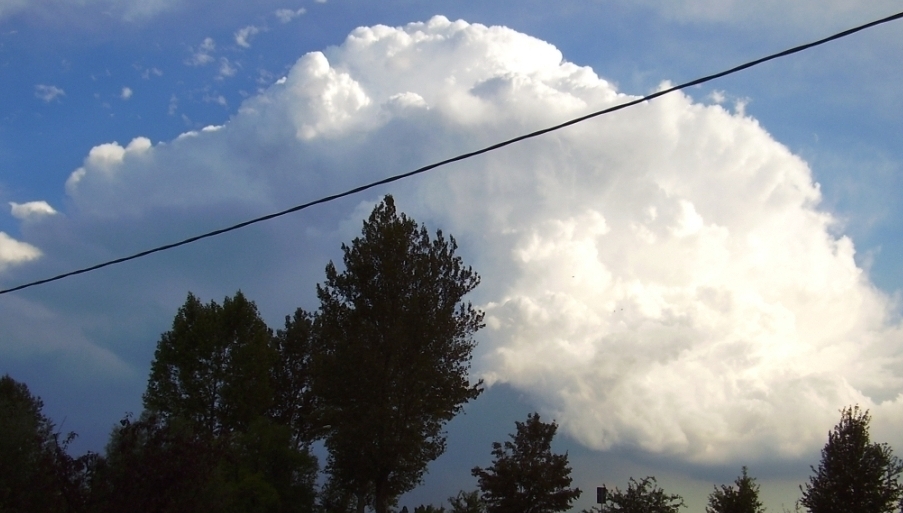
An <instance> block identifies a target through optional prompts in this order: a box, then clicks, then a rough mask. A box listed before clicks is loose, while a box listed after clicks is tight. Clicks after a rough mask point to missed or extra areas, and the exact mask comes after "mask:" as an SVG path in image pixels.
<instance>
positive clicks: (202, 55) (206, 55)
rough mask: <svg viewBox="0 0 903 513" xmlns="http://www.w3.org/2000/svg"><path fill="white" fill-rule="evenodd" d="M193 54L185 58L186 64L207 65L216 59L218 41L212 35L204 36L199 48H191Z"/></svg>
mask: <svg viewBox="0 0 903 513" xmlns="http://www.w3.org/2000/svg"><path fill="white" fill-rule="evenodd" d="M190 51H191V56H190V57H189V58H188V59H186V60H185V64H187V65H189V66H206V65H207V64H210V63H211V62H213V61H214V60H215V59H214V57H213V52H215V51H216V42H215V41H214V40H213V38H211V37H206V38H204V40H203V41H201V44H200V45H199V46H198V47H197V49H194V48H191V49H190Z"/></svg>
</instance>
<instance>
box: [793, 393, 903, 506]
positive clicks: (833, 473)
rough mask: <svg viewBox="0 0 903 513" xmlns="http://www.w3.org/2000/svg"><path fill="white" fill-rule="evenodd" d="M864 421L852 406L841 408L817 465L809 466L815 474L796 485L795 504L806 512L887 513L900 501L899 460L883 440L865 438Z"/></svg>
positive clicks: (866, 420)
mask: <svg viewBox="0 0 903 513" xmlns="http://www.w3.org/2000/svg"><path fill="white" fill-rule="evenodd" d="M870 421H871V416H869V413H868V411H862V410H860V409H859V407H858V406H854V407H852V408H844V409H843V410H842V411H841V415H840V422H839V423H838V424H837V425H836V426H834V430H833V431H831V432H830V433H828V443H827V444H826V445H825V447H824V449H822V451H821V462H820V463H819V465H818V468H817V469H816V468H815V467H813V468H812V471H813V472H815V475H814V476H812V477H810V478H809V482H808V483H806V485H805V487H803V486H800V490H801V491H802V492H803V497H802V499H800V504H802V505H803V507H805V508H806V509H807V510H809V511H810V512H811V513H846V512H850V511H856V512H857V513H891V512H894V511H899V510H900V509H901V507H903V503H901V499H903V486H901V484H900V474H901V472H903V463H901V462H900V460H899V459H898V458H897V457H896V456H894V454H893V451H892V450H891V448H890V446H889V445H887V444H883V443H881V444H879V443H873V442H872V441H871V439H870V437H869V422H870Z"/></svg>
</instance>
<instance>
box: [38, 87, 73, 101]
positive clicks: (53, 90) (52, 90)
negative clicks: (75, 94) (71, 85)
mask: <svg viewBox="0 0 903 513" xmlns="http://www.w3.org/2000/svg"><path fill="white" fill-rule="evenodd" d="M34 95H35V97H36V98H38V99H41V100H44V101H45V102H47V103H50V102H52V101H53V100H57V99H58V98H59V97H61V96H66V92H65V91H63V90H62V89H60V88H59V87H57V86H53V85H45V84H38V85H36V86H34Z"/></svg>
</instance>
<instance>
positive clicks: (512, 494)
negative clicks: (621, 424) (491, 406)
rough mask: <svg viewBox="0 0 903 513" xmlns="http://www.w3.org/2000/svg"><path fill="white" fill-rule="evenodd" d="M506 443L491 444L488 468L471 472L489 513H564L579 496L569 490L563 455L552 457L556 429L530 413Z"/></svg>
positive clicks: (569, 481) (553, 425) (554, 425)
mask: <svg viewBox="0 0 903 513" xmlns="http://www.w3.org/2000/svg"><path fill="white" fill-rule="evenodd" d="M516 425H517V433H515V434H514V435H510V436H511V439H512V440H511V441H510V442H505V443H504V444H501V443H499V442H494V443H493V444H492V456H493V458H494V460H493V462H492V465H491V466H490V467H489V468H487V469H485V470H484V469H481V468H480V467H476V468H474V469H473V470H472V471H471V472H472V474H473V475H474V477H477V478H478V479H479V487H480V490H481V492H482V500H483V502H484V503H485V505H486V511H488V512H489V513H552V512H555V511H565V510H567V509H569V508H570V507H571V503H572V502H573V501H574V500H576V499H577V498H578V497H579V496H580V493H581V491H580V489H579V488H575V489H572V488H570V485H571V468H570V467H569V466H568V457H567V454H553V453H552V439H553V438H554V437H555V432H556V431H557V429H558V425H557V424H556V423H554V422H552V423H549V424H547V423H545V422H542V421H541V420H540V418H539V414H536V413H533V414H531V415H529V416H528V417H527V421H526V422H517V423H516Z"/></svg>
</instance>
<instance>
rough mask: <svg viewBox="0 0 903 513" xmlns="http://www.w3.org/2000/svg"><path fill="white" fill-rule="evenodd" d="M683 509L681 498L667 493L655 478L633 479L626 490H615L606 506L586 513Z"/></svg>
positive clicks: (651, 512)
mask: <svg viewBox="0 0 903 513" xmlns="http://www.w3.org/2000/svg"><path fill="white" fill-rule="evenodd" d="M682 507H684V501H683V499H682V498H681V496H680V495H676V494H675V495H672V494H667V493H665V491H664V490H662V489H661V488H660V487H659V486H658V482H656V480H655V478H654V477H644V478H643V479H641V480H640V481H637V480H636V479H634V478H632V477H631V478H630V481H629V482H628V483H627V489H626V490H621V489H618V488H615V490H614V492H609V494H608V498H607V500H606V502H605V503H604V504H601V505H600V506H598V507H593V508H590V509H589V510H584V513H678V511H680V508H682Z"/></svg>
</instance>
